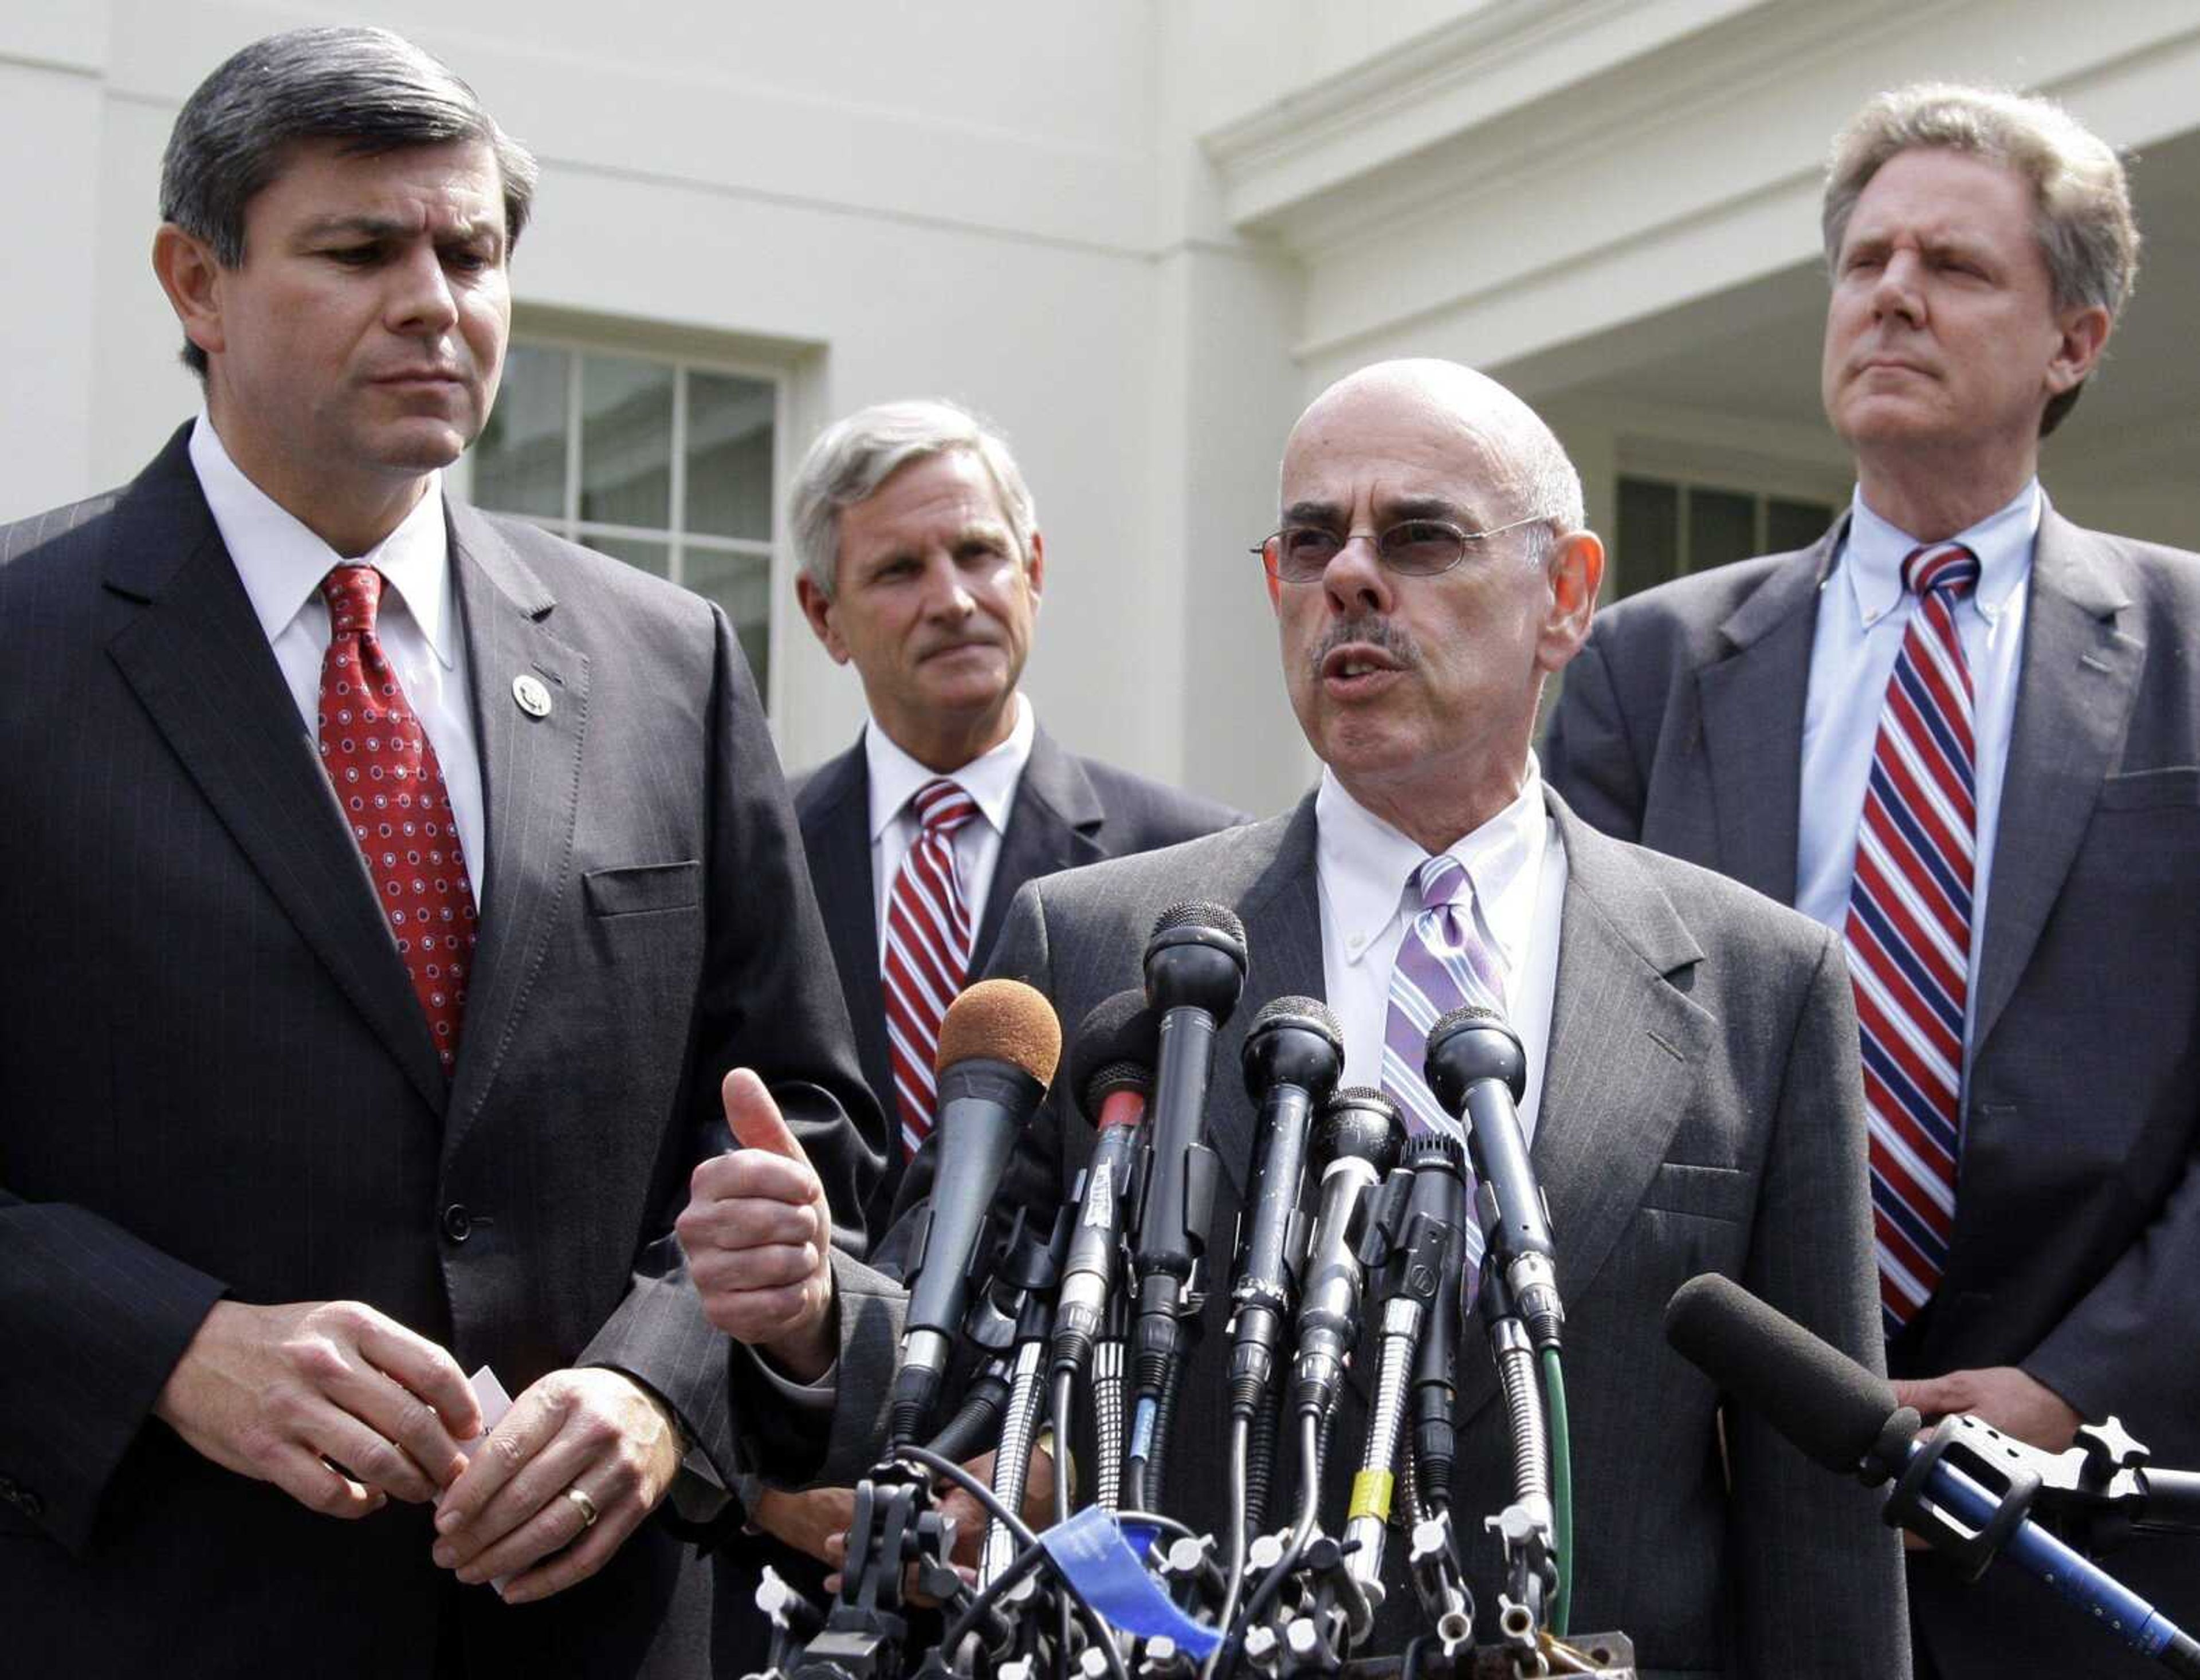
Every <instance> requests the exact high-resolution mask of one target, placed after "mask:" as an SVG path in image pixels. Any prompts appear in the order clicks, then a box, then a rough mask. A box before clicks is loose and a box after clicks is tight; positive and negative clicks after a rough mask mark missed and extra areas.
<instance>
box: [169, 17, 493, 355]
mask: <svg viewBox="0 0 2200 1680" xmlns="http://www.w3.org/2000/svg"><path fill="white" fill-rule="evenodd" d="M302 140H337V141H341V142H342V143H343V150H344V151H345V152H346V153H347V154H350V155H369V156H371V155H376V154H378V153H383V152H395V151H402V150H404V149H407V148H408V147H412V146H435V145H442V144H445V143H449V142H453V141H464V140H477V141H480V142H482V143H483V144H485V145H487V146H488V147H489V149H490V150H491V151H492V152H494V154H495V155H496V167H497V174H498V177H499V178H500V180H501V181H502V183H503V186H504V227H505V248H506V252H507V253H508V252H509V251H510V249H511V248H512V246H514V245H516V244H517V243H518V241H519V235H520V230H522V229H524V227H525V226H526V225H527V212H528V207H529V206H530V205H531V204H532V203H533V202H534V199H535V173H536V171H535V160H534V158H533V157H532V156H531V155H530V154H529V152H528V150H527V149H526V148H525V147H524V146H522V145H521V144H520V143H518V141H516V140H514V139H512V137H511V136H510V135H508V134H506V132H505V131H503V130H502V129H500V128H499V127H498V126H497V125H496V120H495V119H494V117H492V116H490V115H489V113H488V111H487V110H485V109H483V106H482V102H481V100H480V98H479V96H477V95H476V94H475V92H474V90H472V89H471V88H470V87H468V86H467V85H465V83H464V82H462V81H460V80H459V78H458V77H457V76H455V75H453V73H451V71H450V70H449V68H448V67H446V66H445V65H444V64H443V63H442V61H440V60H437V59H436V58H433V57H430V55H428V54H427V53H425V52H423V51H422V50H420V49H419V48H418V47H416V46H414V45H413V44H412V43H411V42H410V41H408V40H407V39H406V38H404V37H403V36H401V35H396V34H393V33H391V32H389V30H387V29H363V28H348V27H335V26H329V27H317V28H310V29H292V30H286V31H285V32H283V33H282V34H279V35H270V36H268V37H267V38H266V39H265V40H261V41H255V42H254V43H253V44H251V45H250V46H249V47H246V48H243V50H240V51H238V52H237V53H235V54H233V55H231V57H230V58H229V59H228V60H227V61H225V62H224V63H223V64H222V66H221V67H219V69H217V70H216V71H215V72H214V73H213V74H212V75H211V76H208V78H207V79H206V80H204V81H203V82H201V83H200V84H199V85H198V88H197V90H196V91H195V92H194V93H193V94H192V95H191V96H190V98H189V99H188V100H186V101H185V102H184V108H183V112H182V114H180V115H179V116H178V117H177V119H176V126H175V129H174V131H173V132H171V133H170V135H169V136H168V149H167V152H166V154H165V155H163V156H162V158H161V219H162V220H164V221H169V222H173V223H174V224H175V225H177V226H178V227H179V228H181V229H183V230H184V232H186V233H188V234H190V235H191V236H194V237H195V238H198V239H202V240H204V241H205V242H207V244H208V246H210V247H211V248H213V251H214V260H216V261H217V262H219V263H220V264H221V265H222V266H223V267H225V268H235V267H237V266H238V265H240V264H242V263H243V260H244V213H245V207H246V206H247V205H249V203H250V202H251V201H252V199H253V197H254V195H255V194H257V193H258V192H260V190H261V189H262V188H264V187H266V186H267V185H268V184H270V183H271V182H272V181H273V180H274V179H275V178H277V177H278V175H280V174H281V173H282V172H283V169H284V166H285V164H286V163H287V162H288V161H289V154H290V148H291V147H292V146H294V145H295V144H296V143H298V142H300V141H302ZM184 364H185V365H187V366H188V367H189V368H190V370H191V371H192V372H194V373H196V374H197V375H199V376H200V377H202V378H203V377H205V376H206V368H207V360H206V353H205V352H204V351H203V350H201V349H200V348H199V347H197V346H196V345H195V344H188V343H187V344H186V345H185V346H184Z"/></svg>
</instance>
